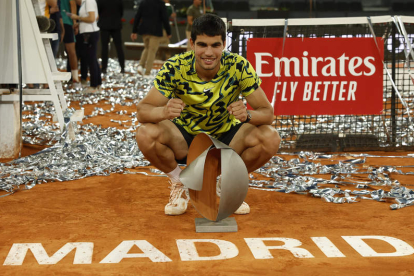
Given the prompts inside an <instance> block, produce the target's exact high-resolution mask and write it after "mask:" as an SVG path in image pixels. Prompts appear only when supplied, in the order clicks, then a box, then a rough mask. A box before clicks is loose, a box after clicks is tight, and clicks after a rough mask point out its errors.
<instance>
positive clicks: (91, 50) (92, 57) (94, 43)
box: [85, 32, 102, 87]
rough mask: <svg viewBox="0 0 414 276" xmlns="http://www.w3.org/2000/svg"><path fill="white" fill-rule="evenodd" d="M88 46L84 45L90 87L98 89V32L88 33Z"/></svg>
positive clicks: (100, 81)
mask: <svg viewBox="0 0 414 276" xmlns="http://www.w3.org/2000/svg"><path fill="white" fill-rule="evenodd" d="M90 34H91V36H90V41H89V44H85V46H86V53H87V59H88V67H89V69H90V73H91V77H90V81H91V87H98V86H100V85H101V84H102V79H101V70H100V68H99V63H98V58H97V55H96V52H97V50H98V40H99V32H93V33H90Z"/></svg>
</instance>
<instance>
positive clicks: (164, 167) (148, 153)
mask: <svg viewBox="0 0 414 276" xmlns="http://www.w3.org/2000/svg"><path fill="white" fill-rule="evenodd" d="M136 138H137V143H138V147H139V149H140V150H141V151H142V153H143V154H144V156H145V158H147V159H148V161H150V162H151V164H152V165H153V166H155V167H157V168H158V169H160V170H161V171H163V172H165V173H169V172H171V171H172V170H174V169H175V168H176V167H177V165H178V164H177V161H176V159H178V160H180V159H182V158H184V157H186V156H187V153H188V146H187V142H186V141H185V139H184V137H183V135H182V134H181V132H180V131H179V130H178V128H177V127H176V126H175V125H174V123H172V122H171V121H169V120H164V121H161V122H159V123H158V124H151V123H148V124H142V125H141V126H140V127H139V128H138V130H137V135H136Z"/></svg>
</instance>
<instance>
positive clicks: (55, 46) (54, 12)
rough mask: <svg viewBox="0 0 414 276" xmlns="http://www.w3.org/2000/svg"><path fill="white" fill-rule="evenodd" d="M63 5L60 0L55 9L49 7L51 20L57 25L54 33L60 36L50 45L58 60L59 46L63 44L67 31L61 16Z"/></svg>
mask: <svg viewBox="0 0 414 276" xmlns="http://www.w3.org/2000/svg"><path fill="white" fill-rule="evenodd" d="M60 7H61V3H60V0H57V5H56V6H54V7H49V13H50V19H53V20H54V21H55V23H56V26H55V29H54V30H52V31H51V32H52V33H57V34H58V39H56V40H51V42H50V45H51V46H52V51H53V56H54V57H55V58H57V54H58V51H59V44H60V43H61V42H63V37H64V36H65V29H64V26H63V19H62V16H61V14H60Z"/></svg>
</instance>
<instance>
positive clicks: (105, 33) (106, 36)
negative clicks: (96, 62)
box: [101, 29, 109, 73]
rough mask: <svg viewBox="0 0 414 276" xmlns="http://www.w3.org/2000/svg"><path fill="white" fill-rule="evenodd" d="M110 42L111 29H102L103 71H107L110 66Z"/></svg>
mask: <svg viewBox="0 0 414 276" xmlns="http://www.w3.org/2000/svg"><path fill="white" fill-rule="evenodd" d="M108 44H109V31H107V30H102V29H101V57H102V72H103V73H106V68H108Z"/></svg>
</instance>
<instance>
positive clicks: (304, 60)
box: [302, 51, 309, 77]
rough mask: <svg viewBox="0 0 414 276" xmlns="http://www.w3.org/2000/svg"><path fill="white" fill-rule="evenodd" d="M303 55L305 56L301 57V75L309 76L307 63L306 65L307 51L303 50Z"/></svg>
mask: <svg viewBox="0 0 414 276" xmlns="http://www.w3.org/2000/svg"><path fill="white" fill-rule="evenodd" d="M303 55H304V56H305V57H303V58H302V61H303V66H302V68H303V76H304V77H309V72H308V67H309V65H308V58H306V57H307V56H308V51H304V52H303Z"/></svg>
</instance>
